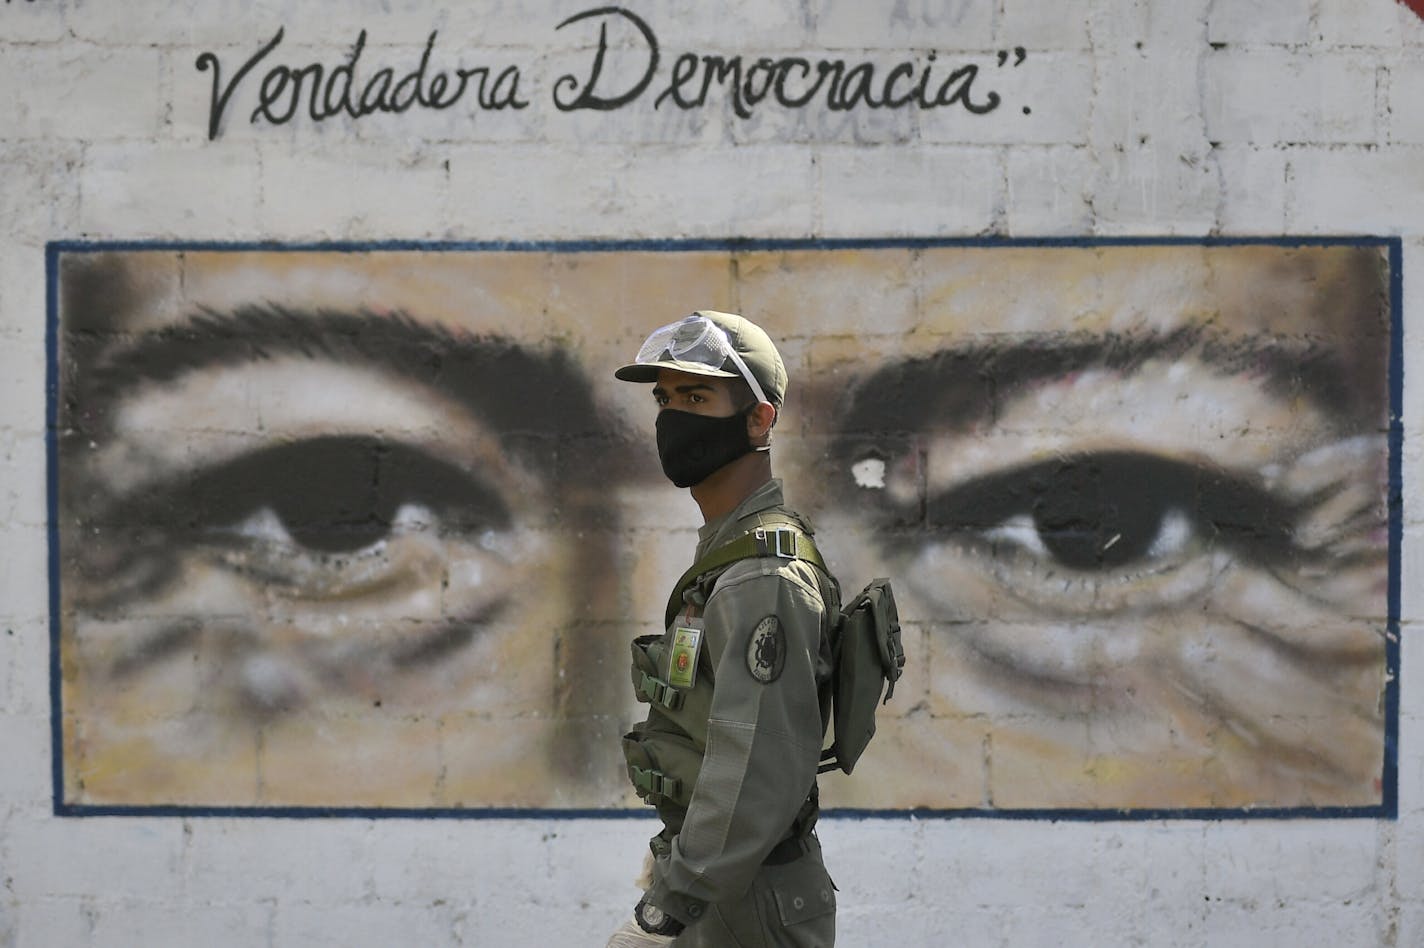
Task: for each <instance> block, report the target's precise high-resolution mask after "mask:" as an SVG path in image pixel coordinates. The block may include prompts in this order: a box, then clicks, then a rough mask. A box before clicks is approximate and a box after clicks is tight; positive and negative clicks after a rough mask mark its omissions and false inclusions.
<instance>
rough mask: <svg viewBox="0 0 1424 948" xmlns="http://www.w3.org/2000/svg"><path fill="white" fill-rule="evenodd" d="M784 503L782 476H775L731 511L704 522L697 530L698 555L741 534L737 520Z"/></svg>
mask: <svg viewBox="0 0 1424 948" xmlns="http://www.w3.org/2000/svg"><path fill="white" fill-rule="evenodd" d="M783 503H784V500H783V498H782V493H781V478H779V477H773V478H772V479H771V480H769V481H767V482H766V483H765V484H763V485H761V486H760V487H758V488H757V489H756V490H754V491H752V492H751V493H750V494H748V495H747V498H746V500H743V501H742V502H741V503H740V504H738V505H737V507H736V509H735V510H733V511H732V512H731V513H727V514H723V515H722V516H720V517H718V518H717V519H716V520H713V521H711V522H709V523H704V524H703V525H702V526H701V527H699V528H698V530H697V555H698V557H699V558H700V557H701V556H702V555H703V554H704V553H706V552H707V551H708V550H710V549H713V548H714V547H718V546H721V545H722V544H723V543H726V542H728V541H730V540H735V539H736V538H737V537H738V536H740V531H738V530H737V529H736V527H737V522H738V521H740V520H741V519H742V518H744V517H750V516H751V515H752V514H754V513H760V512H761V511H763V510H770V509H771V508H772V507H780V506H782V504H783Z"/></svg>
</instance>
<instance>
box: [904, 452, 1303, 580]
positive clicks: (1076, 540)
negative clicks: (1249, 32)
mask: <svg viewBox="0 0 1424 948" xmlns="http://www.w3.org/2000/svg"><path fill="white" fill-rule="evenodd" d="M1294 517H1295V513H1294V512H1293V511H1292V510H1291V509H1290V508H1288V507H1287V506H1285V505H1284V504H1282V503H1280V502H1279V501H1277V500H1276V499H1275V498H1273V497H1272V496H1271V495H1270V494H1269V493H1268V492H1266V491H1265V490H1263V489H1261V488H1257V487H1254V486H1252V485H1250V484H1247V483H1245V482H1243V481H1241V480H1239V479H1237V478H1234V477H1232V476H1230V475H1227V474H1225V473H1223V472H1220V471H1217V470H1212V469H1208V468H1204V467H1198V466H1195V465H1193V464H1190V463H1186V462H1182V461H1177V460H1173V459H1169V458H1164V457H1158V456H1154V455H1148V454H1137V453H1130V452H1110V453H1100V454H1091V455H1085V456H1076V457H1066V458H1059V459H1054V460H1051V461H1045V462H1040V463H1037V464H1033V465H1029V466H1027V467H1023V468H1019V469H1017V470H1012V471H1007V472H1003V473H995V474H991V475H987V476H985V477H981V478H978V479H977V480H975V481H973V482H971V483H969V484H966V485H963V486H960V487H957V488H954V489H952V490H949V491H946V492H944V493H942V494H940V495H939V496H937V497H934V498H932V499H931V500H930V501H929V503H928V504H927V506H926V521H927V525H928V526H929V527H930V528H931V530H932V532H934V533H942V532H945V531H947V532H949V533H950V534H954V535H958V536H960V537H962V538H963V539H965V540H966V541H968V542H971V543H976V544H980V545H986V546H988V547H989V548H990V549H991V550H992V551H994V552H995V553H996V554H1000V555H1002V554H1009V555H1021V556H1029V557H1036V558H1039V559H1041V560H1044V561H1048V562H1051V563H1052V564H1053V565H1054V566H1056V567H1058V568H1060V569H1065V570H1071V571H1073V572H1076V573H1113V572H1118V571H1126V570H1131V569H1134V568H1142V567H1150V566H1151V565H1152V564H1158V563H1163V562H1168V561H1171V560H1172V559H1173V558H1175V557H1179V556H1181V555H1184V554H1186V553H1187V552H1188V551H1189V550H1191V549H1193V548H1194V547H1196V546H1198V545H1201V544H1213V545H1214V544H1225V545H1227V546H1229V547H1231V548H1232V549H1233V550H1235V551H1236V552H1238V553H1241V554H1243V555H1247V556H1249V557H1250V558H1252V559H1254V560H1257V561H1263V562H1264V561H1278V560H1280V559H1282V558H1284V557H1286V556H1288V555H1289V553H1290V552H1291V550H1292V541H1291V524H1292V521H1293V519H1294Z"/></svg>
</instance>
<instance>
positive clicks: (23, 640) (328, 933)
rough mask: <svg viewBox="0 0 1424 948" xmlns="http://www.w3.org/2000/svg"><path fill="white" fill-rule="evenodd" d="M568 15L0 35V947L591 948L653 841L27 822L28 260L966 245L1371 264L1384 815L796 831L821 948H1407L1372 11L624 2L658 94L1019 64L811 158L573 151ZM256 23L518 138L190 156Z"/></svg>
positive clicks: (205, 151) (1378, 17)
mask: <svg viewBox="0 0 1424 948" xmlns="http://www.w3.org/2000/svg"><path fill="white" fill-rule="evenodd" d="M590 6H592V4H587V3H584V2H581V0H547V2H540V0H496V2H491V3H482V4H455V5H447V6H445V7H440V6H439V5H434V4H422V3H418V2H412V3H404V4H398V5H393V4H390V3H388V2H383V0H361V2H360V3H356V4H350V3H346V4H338V3H334V2H313V3H295V2H292V0H264V2H262V3H255V4H254V3H245V2H238V0H223V2H221V3H209V2H197V0H187V2H185V3H182V4H177V5H175V4H167V3H163V4H160V3H156V2H154V0H137V2H134V3H129V4H113V3H100V2H97V0H88V2H81V0H69V2H61V0H33V2H30V0H12V2H9V3H5V4H3V5H0V88H3V89H5V90H7V91H6V95H5V96H3V101H0V163H3V166H4V168H5V172H6V173H5V174H4V175H0V220H4V221H5V225H6V234H7V240H6V242H5V243H4V245H3V246H0V517H3V522H0V689H3V691H0V747H3V748H4V749H5V752H6V759H5V764H4V766H3V767H0V948H70V946H73V948H90V946H101V948H113V946H128V945H133V946H144V948H151V946H160V948H161V946H167V945H173V946H186V945H191V944H203V945H214V946H228V945H231V946H234V948H237V946H241V948H249V946H280V948H306V946H312V945H340V946H343V948H347V946H351V948H360V946H373V948H375V946H385V945H391V944H420V945H431V946H442V945H466V946H471V945H481V946H483V945H495V944H498V945H509V946H519V945H530V946H535V945H540V946H543V945H550V944H558V945H584V944H588V945H597V944H601V942H602V935H603V934H604V933H605V932H606V931H607V930H609V929H610V928H611V927H612V926H613V925H615V924H616V923H617V921H618V920H619V919H620V918H621V917H622V916H623V914H624V913H625V912H626V911H627V909H628V908H629V907H630V905H631V901H632V898H633V897H634V895H635V892H634V890H633V888H632V886H631V879H632V877H633V875H634V874H635V873H636V871H637V868H638V862H639V859H640V848H641V846H642V841H643V840H644V839H645V838H646V836H647V835H648V834H649V833H650V832H651V828H652V827H651V824H650V823H649V822H648V821H647V820H637V819H617V820H591V821H560V820H522V821H519V820H516V821H506V820H492V821H478V820H470V821H436V820H391V821H363V820H306V821H292V820H269V819H257V820H235V819H221V818H203V819H190V820H175V819H149V818H86V819H57V818H55V817H54V816H52V815H51V813H50V800H51V792H52V788H51V787H50V782H49V779H50V778H49V769H48V768H49V718H48V713H49V688H50V684H49V679H48V666H49V648H48V612H47V576H46V563H45V549H46V544H45V531H44V524H45V514H44V510H43V498H44V493H43V487H44V481H43V476H44V469H43V465H44V450H43V425H44V417H43V406H44V400H43V384H44V363H43V313H44V303H45V296H44V273H43V244H44V242H45V241H46V240H49V239H58V238H82V237H98V238H102V237H123V238H136V239H142V238H170V237H176V238H186V239H267V238H271V239H278V240H308V239H383V238H432V239H448V238H462V239H571V238H590V239H592V238H649V237H652V238H656V237H670V236H671V237H723V236H752V237H802V236H808V235H809V236H882V235H891V234H906V235H936V236H946V235H947V236H964V235H972V234H980V233H1000V234H1009V235H1013V236H1034V235H1091V234H1154V235H1158V234H1185V235H1201V234H1208V233H1224V234H1232V235H1239V234H1251V235H1259V234H1279V233H1291V234H1313V233H1320V234H1341V233H1347V234H1348V233H1362V234H1398V235H1402V236H1403V237H1404V238H1405V241H1406V260H1405V273H1406V277H1407V279H1406V301H1405V314H1404V319H1405V324H1406V329H1407V331H1408V340H1409V346H1408V350H1407V355H1406V377H1407V378H1408V379H1410V380H1411V384H1409V385H1407V386H1406V393H1405V394H1406V420H1407V425H1408V445H1407V448H1406V452H1405V453H1406V487H1407V491H1408V493H1407V502H1406V517H1407V520H1408V523H1409V526H1408V528H1407V529H1406V533H1405V548H1404V561H1403V583H1402V586H1403V591H1404V611H1403V618H1404V622H1403V626H1404V635H1405V643H1404V647H1403V670H1402V677H1403V681H1404V682H1405V685H1404V688H1403V690H1402V701H1401V704H1402V713H1401V735H1400V752H1399V771H1400V800H1401V807H1400V813H1401V816H1400V819H1399V820H1398V821H1397V822H1381V823H1375V822H1372V821H1346V822H1339V823H1331V822H1321V821H1298V822H1295V821H1287V822H1276V821H1227V822H1221V823H1212V822H1200V821H1192V822H1158V823H1121V824H1119V823H1111V822H1109V823H1100V824H1099V823H1092V824H1084V823H1071V822H1068V823H1046V822H1025V823H1018V822H1011V821H996V820H952V821H938V820H909V819H893V820H865V821H858V820H832V821H828V822H827V824H826V826H825V827H824V830H823V839H824V842H825V847H826V851H827V854H828V861H829V863H830V865H831V869H832V872H833V874H834V875H835V877H836V879H837V882H838V883H839V885H840V889H841V891H840V900H841V906H842V908H841V915H840V930H841V939H840V940H841V943H842V944H843V945H849V946H859V945H865V946H878V945H901V946H905V948H914V946H921V945H923V946H931V945H940V944H947V943H954V940H957V942H958V943H962V944H967V945H976V946H977V945H985V946H996V945H1054V946H1058V945H1084V946H1088V945H1092V946H1097V945H1150V946H1153V948H1157V946H1172V945H1182V946H1206V945H1210V946H1213V948H1216V946H1222V945H1243V946H1252V948H1255V946H1261V945H1282V946H1286V945H1290V946H1295V945H1329V946H1332V948H1335V946H1346V948H1348V946H1360V948H1366V946H1380V945H1383V946H1415V945H1419V944H1424V737H1422V736H1421V733H1422V732H1424V688H1416V687H1413V686H1412V685H1411V684H1410V683H1417V682H1421V681H1424V648H1421V647H1420V646H1419V645H1418V643H1416V642H1415V641H1414V638H1413V637H1414V636H1415V635H1416V634H1417V633H1418V632H1419V631H1420V629H1421V626H1420V624H1419V623H1420V619H1421V615H1424V612H1421V610H1424V599H1421V596H1424V591H1421V590H1424V566H1421V563H1424V554H1421V553H1420V552H1419V551H1420V550H1421V549H1424V515H1421V514H1420V513H1419V509H1420V505H1419V503H1417V500H1418V498H1419V496H1420V495H1419V492H1418V489H1417V488H1416V487H1415V486H1414V485H1415V484H1417V483H1419V482H1420V475H1421V474H1424V450H1421V449H1420V447H1419V445H1420V444H1421V443H1424V442H1421V441H1420V435H1421V434H1424V428H1421V426H1420V419H1421V418H1424V386H1418V385H1414V384H1412V380H1414V379H1417V378H1420V377H1424V361H1421V360H1422V359H1424V355H1421V353H1424V348H1421V347H1420V346H1418V345H1415V344H1414V343H1415V342H1416V341H1417V339H1418V337H1419V336H1420V334H1421V330H1419V329H1418V328H1417V327H1418V326H1420V323H1421V319H1424V304H1421V303H1420V302H1419V299H1420V297H1419V295H1418V294H1417V293H1414V292H1413V289H1412V288H1413V287H1414V286H1415V285H1416V284H1417V283H1418V282H1419V280H1418V279H1417V274H1419V273H1421V272H1424V225H1421V222H1424V65H1421V63H1424V23H1421V21H1420V20H1419V18H1418V17H1416V16H1415V15H1414V14H1412V13H1411V12H1410V11H1409V10H1407V9H1406V8H1405V7H1404V5H1403V4H1401V3H1398V2H1395V0H1267V2H1262V3H1243V2H1221V0H1217V2H1208V0H1189V2H1169V0H1064V2H1049V0H1002V2H990V0H947V2H944V3H932V2H927V0H926V2H920V0H912V2H908V3H898V4H895V5H893V6H894V10H895V11H896V12H894V13H893V14H887V13H886V12H885V9H886V7H888V6H889V5H882V6H879V7H877V5H874V4H864V3H859V2H852V0H837V2H834V3H831V2H811V0H806V2H795V0H777V2H773V3H754V2H751V0H734V2H731V3H728V4H696V5H686V4H674V3H672V2H671V0H658V2H648V3H641V4H637V5H636V7H635V8H636V9H637V11H638V12H639V13H640V14H641V15H643V16H644V17H645V18H646V19H647V20H648V21H649V22H650V23H651V24H652V25H653V27H654V28H655V29H656V31H657V33H658V36H659V38H660V39H661V40H662V42H663V43H664V55H665V56H669V57H670V56H672V55H676V54H677V53H679V52H683V51H688V50H694V51H699V52H702V51H717V52H722V53H724V54H728V55H730V54H733V53H742V54H744V55H759V54H761V53H763V52H773V53H775V52H787V53H794V52H797V51H800V52H802V53H807V52H814V51H818V50H826V49H836V50H841V51H843V52H844V55H846V56H847V57H850V58H854V57H859V56H867V57H868V56H879V55H882V54H883V55H885V56H888V57H889V58H890V59H895V58H896V57H897V56H898V55H900V54H903V53H907V52H910V51H917V50H924V49H928V48H935V49H939V50H944V51H962V52H964V53H965V54H972V55H976V56H981V57H983V58H984V61H986V62H987V61H989V59H990V57H991V56H992V53H993V52H994V51H995V50H998V49H1001V48H1011V47H1012V46H1014V45H1022V46H1025V47H1026V48H1027V49H1028V50H1029V59H1028V60H1027V62H1026V63H1025V64H1024V65H1023V66H1021V67H1017V69H1014V70H1003V71H1000V70H994V69H989V70H986V72H985V74H984V77H985V79H986V80H988V79H993V80H994V81H993V82H987V81H986V84H985V85H984V86H983V88H986V89H987V88H999V89H1000V90H1001V91H1002V92H1003V93H1004V94H1005V101H1006V105H1005V110H1004V111H1002V112H1000V113H996V114H995V115H993V116H991V117H990V118H988V119H971V118H968V117H966V116H964V115H962V114H960V113H957V112H954V111H952V110H945V111H944V112H942V113H939V114H935V115H933V116H928V117H927V116H917V117H914V118H913V120H911V118H910V116H908V115H895V116H893V117H877V118H876V119H875V120H874V121H862V120H861V119H860V118H857V119H855V121H853V122H848V123H843V124H841V125H830V124H828V123H825V122H824V121H809V122H808V121H806V120H803V119H802V118H801V117H797V118H795V119H788V118H787V117H786V116H778V115H775V114H772V113H767V114H764V115H759V116H758V118H757V119H755V120H754V121H751V122H744V121H741V120H737V119H734V118H731V117H729V115H728V113H727V111H726V109H725V108H720V107H719V108H713V107H709V108H707V109H705V110H702V111H700V112H696V113H688V114H672V113H665V112H664V111H662V110H658V111H654V110H652V108H651V99H650V97H649V98H648V99H647V100H646V101H642V102H639V103H638V105H637V107H636V108H635V109H632V110H629V111H627V112H624V113H618V114H617V115H615V116H613V117H611V118H610V117H605V118H603V119H600V118H599V117H597V116H593V115H564V114H561V113H556V112H555V111H554V110H553V109H552V108H550V107H549V105H548V101H547V96H548V94H549V84H550V82H551V81H552V77H553V76H554V75H555V74H556V73H557V72H558V71H559V65H558V63H559V62H560V61H561V60H560V57H565V61H567V53H566V52H555V51H552V50H553V47H554V45H555V44H554V40H555V37H556V35H557V34H555V33H554V30H553V27H554V25H555V24H557V23H558V22H559V21H560V20H561V19H563V18H564V17H567V16H569V15H571V14H574V13H577V12H579V11H580V10H583V9H587V8H588V7H590ZM278 26H284V27H285V28H286V31H287V37H288V39H287V41H286V43H285V44H284V46H283V47H281V49H282V53H283V59H282V61H284V62H289V63H298V62H306V61H311V59H312V58H313V57H315V58H318V59H320V60H321V61H323V62H327V63H334V62H338V61H339V60H340V58H341V57H342V56H343V55H344V53H345V51H346V50H347V49H348V48H349V46H350V44H351V42H352V41H353V40H354V38H355V36H356V34H357V33H358V32H359V31H360V30H361V29H362V28H365V29H367V30H369V31H370V37H371V39H370V45H369V46H368V49H367V50H366V52H365V54H364V56H363V63H365V64H367V65H370V64H375V63H378V62H389V63H394V64H398V65H399V64H406V63H410V62H411V61H412V58H413V56H418V55H419V51H420V49H421V48H422V46H423V44H424V42H425V38H426V37H427V36H428V34H429V32H430V31H431V30H434V29H438V30H439V31H440V39H439V41H438V44H437V47H436V56H435V60H436V64H438V63H439V61H440V60H441V58H442V55H443V56H445V57H447V61H454V60H456V59H457V58H458V59H459V61H461V62H468V61H472V60H480V61H483V60H484V59H490V60H495V59H500V60H501V61H510V62H521V63H526V64H528V69H527V72H528V78H527V80H526V81H527V82H528V83H529V85H528V87H527V89H526V88H522V89H521V91H522V92H524V94H525V95H526V96H527V97H529V98H532V99H534V100H535V105H534V106H532V107H531V108H530V109H528V110H525V111H524V112H523V113H520V114H517V115H516V114H514V113H509V112H505V113H499V114H494V115H485V114H477V115H474V116H473V118H469V117H468V115H467V117H466V118H464V119H462V118H460V117H459V116H457V115H456V114H454V113H453V112H452V113H445V114H438V115H408V116H406V117H404V118H402V119H399V120H395V119H390V118H389V117H372V118H367V119H363V120H361V121H360V122H357V123H344V124H343V123H338V122H335V121H333V122H330V123H323V124H322V125H320V126H316V127H313V126H312V125H311V123H310V122H309V121H308V120H306V119H301V120H298V121H297V122H294V123H293V124H292V125H289V126H286V127H283V128H271V127H269V126H266V125H256V126H254V125H251V124H250V123H249V122H248V114H249V113H250V112H251V109H252V107H253V104H254V101H255V100H254V99H253V98H252V96H253V94H254V93H253V91H252V90H251V89H246V88H244V90H243V92H242V93H241V94H240V95H239V96H238V98H237V99H235V104H234V105H233V106H232V107H231V113H230V114H229V116H228V120H227V123H226V130H225V132H224V135H223V137H222V138H221V139H220V140H219V141H217V142H213V143H210V142H208V141H207V136H206V119H207V113H206V110H207V99H208V88H209V87H208V85H207V83H208V81H209V79H208V75H207V74H204V73H199V72H198V71H197V70H196V69H195V68H194V60H195V59H196V57H197V55H198V54H199V53H201V52H204V51H209V50H211V51H217V52H219V53H220V55H221V56H222V58H223V62H224V64H225V67H226V68H228V69H232V68H235V65H236V63H237V62H238V61H240V57H241V56H243V55H245V54H246V53H248V52H250V51H252V50H254V49H255V48H256V47H257V45H258V44H259V43H260V41H261V40H262V39H264V38H266V37H268V36H270V35H271V34H272V32H274V31H275V29H276V28H277V27H278ZM586 35H590V36H591V35H592V34H586ZM1213 44H1214V45H1213ZM303 57H305V58H303ZM572 61H574V62H577V61H579V60H578V57H577V56H575V57H574V58H573V60H572ZM1001 72H1002V75H999V73H1001ZM243 95H245V96H246V98H245V99H243V98H242V96H243ZM1024 104H1027V105H1029V106H1030V107H1031V108H1032V113H1031V115H1029V116H1025V115H1023V114H1022V112H1021V111H1017V110H1019V109H1020V108H1021V106H1022V105H1024ZM239 106H240V107H239ZM1212 142H1217V143H1218V144H1217V145H1216V147H1213V146H1212Z"/></svg>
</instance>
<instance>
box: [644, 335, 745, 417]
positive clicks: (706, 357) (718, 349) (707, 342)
mask: <svg viewBox="0 0 1424 948" xmlns="http://www.w3.org/2000/svg"><path fill="white" fill-rule="evenodd" d="M664 354H666V355H667V356H669V357H671V358H672V359H673V360H675V361H677V362H690V363H693V364H695V365H702V366H706V367H707V368H709V369H715V370H717V371H719V372H721V371H725V370H724V369H723V368H722V366H723V364H725V363H726V361H727V360H728V359H731V360H732V364H733V365H735V366H736V367H737V371H738V372H739V373H741V376H742V378H744V379H746V381H747V384H748V385H750V386H751V388H752V394H753V395H755V396H756V398H757V402H758V403H760V402H767V401H770V399H768V398H767V397H766V393H765V392H763V391H762V388H761V384H760V383H758V382H757V380H756V376H755V375H753V374H752V372H751V369H749V368H747V364H746V362H744V361H743V360H742V357H741V356H740V355H738V354H737V350H736V348H735V347H734V346H733V345H732V342H731V340H730V339H728V338H727V332H726V330H724V329H723V328H722V327H721V326H719V325H717V324H716V323H714V322H713V321H712V320H710V319H708V318H707V317H706V316H698V315H695V314H694V315H692V316H688V317H687V318H686V319H680V320H678V321H677V322H675V323H668V324H667V325H666V326H664V327H662V328H661V329H655V330H653V334H652V335H650V336H649V337H648V339H647V341H646V342H644V343H643V347H642V348H641V349H639V350H638V356H637V358H636V359H634V361H635V362H637V363H638V364H639V365H656V364H657V363H659V362H661V361H663V356H664Z"/></svg>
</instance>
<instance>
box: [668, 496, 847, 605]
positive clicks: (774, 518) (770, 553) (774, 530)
mask: <svg viewBox="0 0 1424 948" xmlns="http://www.w3.org/2000/svg"><path fill="white" fill-rule="evenodd" d="M747 521H748V522H751V521H755V523H756V526H754V527H752V528H751V529H750V530H748V531H747V532H746V533H743V534H742V535H741V536H739V537H737V538H736V539H735V540H732V541H730V542H728V543H725V544H723V545H722V546H719V547H717V548H716V549H715V550H711V551H709V552H708V554H707V555H706V556H704V557H702V559H700V560H698V561H697V562H696V563H693V564H692V566H691V567H689V568H688V570H687V572H685V573H683V574H682V578H680V579H679V580H678V581H677V583H676V584H675V585H674V586H673V589H672V595H670V596H669V597H668V602H667V608H666V610H664V614H663V625H671V624H672V620H673V619H674V618H675V617H676V616H677V614H678V612H679V611H681V609H682V594H683V592H685V591H686V590H687V588H688V587H689V586H691V585H692V584H693V583H694V582H696V581H697V579H698V578H699V577H701V576H704V575H706V574H707V573H710V572H712V571H713V570H715V569H721V568H722V567H725V566H730V565H731V564H733V563H735V562H737V561H738V560H749V559H760V558H762V557H779V558H781V559H791V560H805V561H806V562H808V563H810V564H811V565H812V566H815V567H817V568H818V569H820V570H821V571H822V572H823V573H825V572H829V571H828V570H827V569H826V561H825V560H823V559H822V558H821V551H820V550H817V549H816V544H815V543H814V542H813V541H812V539H811V534H809V533H807V532H806V530H805V527H804V526H803V525H802V524H801V522H800V521H798V520H797V519H795V518H794V517H789V516H787V515H785V514H753V515H752V516H751V517H748V518H747Z"/></svg>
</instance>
